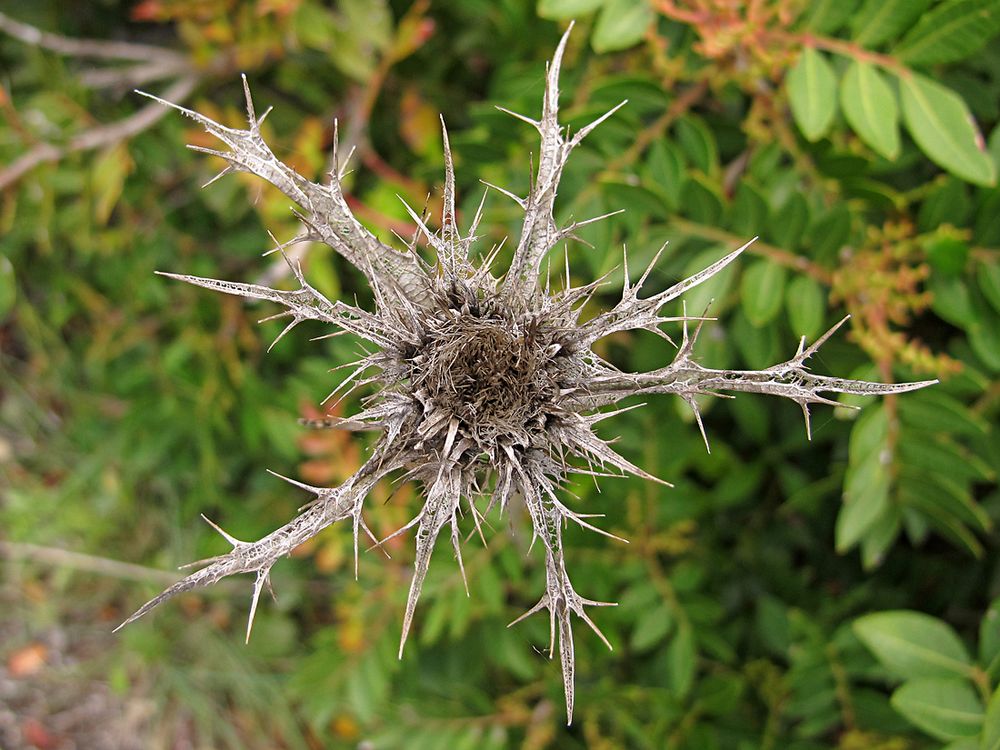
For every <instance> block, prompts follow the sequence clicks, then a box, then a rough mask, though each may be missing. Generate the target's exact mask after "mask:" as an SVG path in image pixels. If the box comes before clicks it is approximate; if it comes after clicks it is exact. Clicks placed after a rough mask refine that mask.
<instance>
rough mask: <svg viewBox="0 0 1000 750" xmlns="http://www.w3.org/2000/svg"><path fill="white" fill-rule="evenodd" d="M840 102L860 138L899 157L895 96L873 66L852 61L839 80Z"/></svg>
mask: <svg viewBox="0 0 1000 750" xmlns="http://www.w3.org/2000/svg"><path fill="white" fill-rule="evenodd" d="M888 4H890V5H891V3H888ZM840 105H841V107H843V108H844V117H846V118H847V122H848V123H850V125H851V127H852V128H854V132H856V133H857V134H858V136H859V137H860V138H861V140H863V141H864V142H865V143H867V144H868V145H869V146H871V147H872V148H873V149H874V150H875V151H877V152H878V153H879V154H881V155H882V156H884V157H885V158H886V159H889V160H893V159H895V158H896V157H897V156H899V109H898V108H897V105H896V95H895V94H894V93H893V92H892V89H891V88H889V84H888V83H886V82H885V79H884V78H882V74H881V73H879V72H878V69H877V68H876V67H875V66H874V65H871V64H869V63H866V62H861V61H860V60H855V61H854V62H853V63H851V67H849V68H848V69H847V72H846V73H845V74H844V79H843V80H842V81H841V83H840Z"/></svg>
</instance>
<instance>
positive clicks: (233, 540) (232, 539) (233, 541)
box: [188, 513, 246, 565]
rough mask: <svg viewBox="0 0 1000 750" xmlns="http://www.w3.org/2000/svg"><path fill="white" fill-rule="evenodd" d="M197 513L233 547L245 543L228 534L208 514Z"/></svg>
mask: <svg viewBox="0 0 1000 750" xmlns="http://www.w3.org/2000/svg"><path fill="white" fill-rule="evenodd" d="M199 515H200V516H201V517H202V519H204V521H205V523H207V524H208V525H209V526H211V527H212V528H213V529H215V530H216V531H217V532H219V535H220V536H222V538H223V539H225V540H226V541H227V542H229V543H230V544H231V545H233V549H235V548H237V547H242V546H243V545H244V544H246V542H244V541H241V540H239V539H237V538H236V537H234V536H232V535H230V534H229V533H228V532H226V531H225V530H224V529H223V528H222V527H221V526H219V525H218V524H217V523H215V522H214V521H213V520H212V519H211V518H209V517H208V516H206V515H205V514H204V513H199ZM188 564H189V565H196V564H197V563H188Z"/></svg>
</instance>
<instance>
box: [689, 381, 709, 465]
mask: <svg viewBox="0 0 1000 750" xmlns="http://www.w3.org/2000/svg"><path fill="white" fill-rule="evenodd" d="M684 400H685V401H687V403H688V406H690V407H691V411H693V412H694V420H695V422H697V423H698V430H699V431H700V432H701V439H702V440H704V441H705V450H706V451H708V453H711V452H712V446H711V445H709V444H708V435H706V434H705V424H704V423H703V422H702V421H701V410H700V409H699V408H698V402H697V401H695V399H694V396H688V395H685V396H684Z"/></svg>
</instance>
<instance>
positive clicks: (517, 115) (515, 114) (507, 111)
mask: <svg viewBox="0 0 1000 750" xmlns="http://www.w3.org/2000/svg"><path fill="white" fill-rule="evenodd" d="M497 109H498V110H500V111H501V112H503V113H504V114H505V115H510V116H511V117H514V118H516V119H518V120H521V121H522V122H526V123H528V124H529V125H531V127H533V128H535V130H539V129H540V128H541V126H542V124H541V123H540V122H539V121H538V120H532V119H531V118H530V117H528V116H526V115H522V114H520V113H518V112H514V111H513V110H510V109H507V108H506V107H501V106H497Z"/></svg>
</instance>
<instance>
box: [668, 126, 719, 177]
mask: <svg viewBox="0 0 1000 750" xmlns="http://www.w3.org/2000/svg"><path fill="white" fill-rule="evenodd" d="M674 132H675V133H676V135H677V143H678V145H679V146H680V148H681V151H683V152H684V155H685V156H686V157H687V158H688V161H690V162H691V164H693V165H694V166H695V167H696V168H697V169H700V170H701V171H702V172H704V173H705V174H706V175H710V174H714V173H715V171H716V170H717V168H718V165H719V147H718V146H717V145H716V143H715V135H714V134H713V133H712V130H711V128H709V127H708V126H707V125H706V124H705V122H704V121H703V120H702V119H701V118H699V117H695V116H694V115H686V116H684V117H682V118H681V119H680V120H678V121H677V124H676V125H675V126H674Z"/></svg>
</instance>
